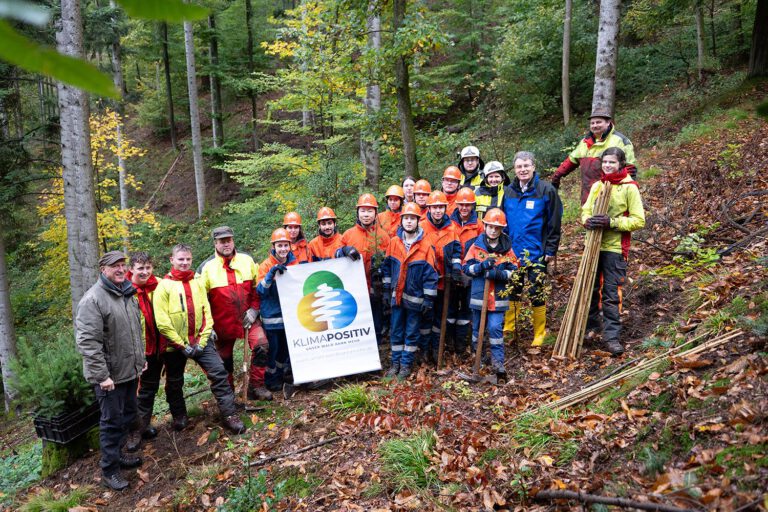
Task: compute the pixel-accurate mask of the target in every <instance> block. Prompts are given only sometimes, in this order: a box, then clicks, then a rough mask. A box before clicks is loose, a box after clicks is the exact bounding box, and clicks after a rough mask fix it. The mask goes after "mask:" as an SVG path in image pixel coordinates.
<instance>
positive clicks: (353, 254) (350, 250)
mask: <svg viewBox="0 0 768 512" xmlns="http://www.w3.org/2000/svg"><path fill="white" fill-rule="evenodd" d="M341 254H343V255H344V256H346V257H347V258H349V259H351V260H352V261H357V260H359V259H360V253H359V252H358V251H357V249H355V248H354V247H352V246H351V245H345V246H344V247H342V248H341Z"/></svg>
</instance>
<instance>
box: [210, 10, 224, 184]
mask: <svg viewBox="0 0 768 512" xmlns="http://www.w3.org/2000/svg"><path fill="white" fill-rule="evenodd" d="M208 28H210V29H211V42H210V46H209V47H208V56H209V58H210V61H211V76H210V80H211V128H212V130H213V147H214V148H218V147H221V145H222V144H223V143H224V123H223V119H222V114H221V111H222V108H221V80H219V36H218V35H217V34H216V16H215V15H213V14H211V15H210V16H208ZM224 175H226V173H224Z"/></svg>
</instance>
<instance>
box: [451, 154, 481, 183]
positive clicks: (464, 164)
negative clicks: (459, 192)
mask: <svg viewBox="0 0 768 512" xmlns="http://www.w3.org/2000/svg"><path fill="white" fill-rule="evenodd" d="M456 166H457V167H458V168H459V170H460V171H461V174H462V177H461V186H462V187H472V188H477V187H479V186H480V185H482V183H483V173H482V170H483V168H484V167H485V163H484V162H483V159H482V158H480V150H479V149H477V147H476V146H467V147H465V148H464V149H462V150H461V152H460V153H459V163H458V164H456Z"/></svg>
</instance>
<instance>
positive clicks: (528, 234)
mask: <svg viewBox="0 0 768 512" xmlns="http://www.w3.org/2000/svg"><path fill="white" fill-rule="evenodd" d="M503 208H504V213H505V214H506V216H507V227H506V228H505V230H504V231H505V232H506V233H507V235H509V238H510V239H511V240H512V250H513V251H515V254H516V255H517V257H518V258H520V264H521V265H526V264H527V263H528V262H531V263H541V262H542V260H543V259H544V256H554V255H555V254H557V249H558V247H559V245H560V218H561V217H562V216H563V203H562V202H560V196H558V195H557V190H556V189H555V187H554V186H552V184H551V183H549V182H548V181H545V180H542V179H540V178H539V175H538V174H536V173H534V175H533V178H532V179H531V182H530V183H529V186H528V189H527V190H526V191H525V192H523V191H522V189H521V187H520V180H518V179H517V178H515V180H514V181H513V182H512V184H511V185H509V186H508V187H507V188H506V190H505V191H504V206H503Z"/></svg>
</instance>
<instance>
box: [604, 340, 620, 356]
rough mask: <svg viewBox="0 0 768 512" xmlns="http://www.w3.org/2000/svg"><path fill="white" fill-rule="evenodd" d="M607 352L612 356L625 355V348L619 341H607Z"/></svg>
mask: <svg viewBox="0 0 768 512" xmlns="http://www.w3.org/2000/svg"><path fill="white" fill-rule="evenodd" d="M605 350H607V351H608V352H610V353H611V355H612V356H620V355H621V354H623V353H624V347H623V346H622V345H621V343H620V342H619V341H618V340H610V341H606V342H605Z"/></svg>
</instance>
